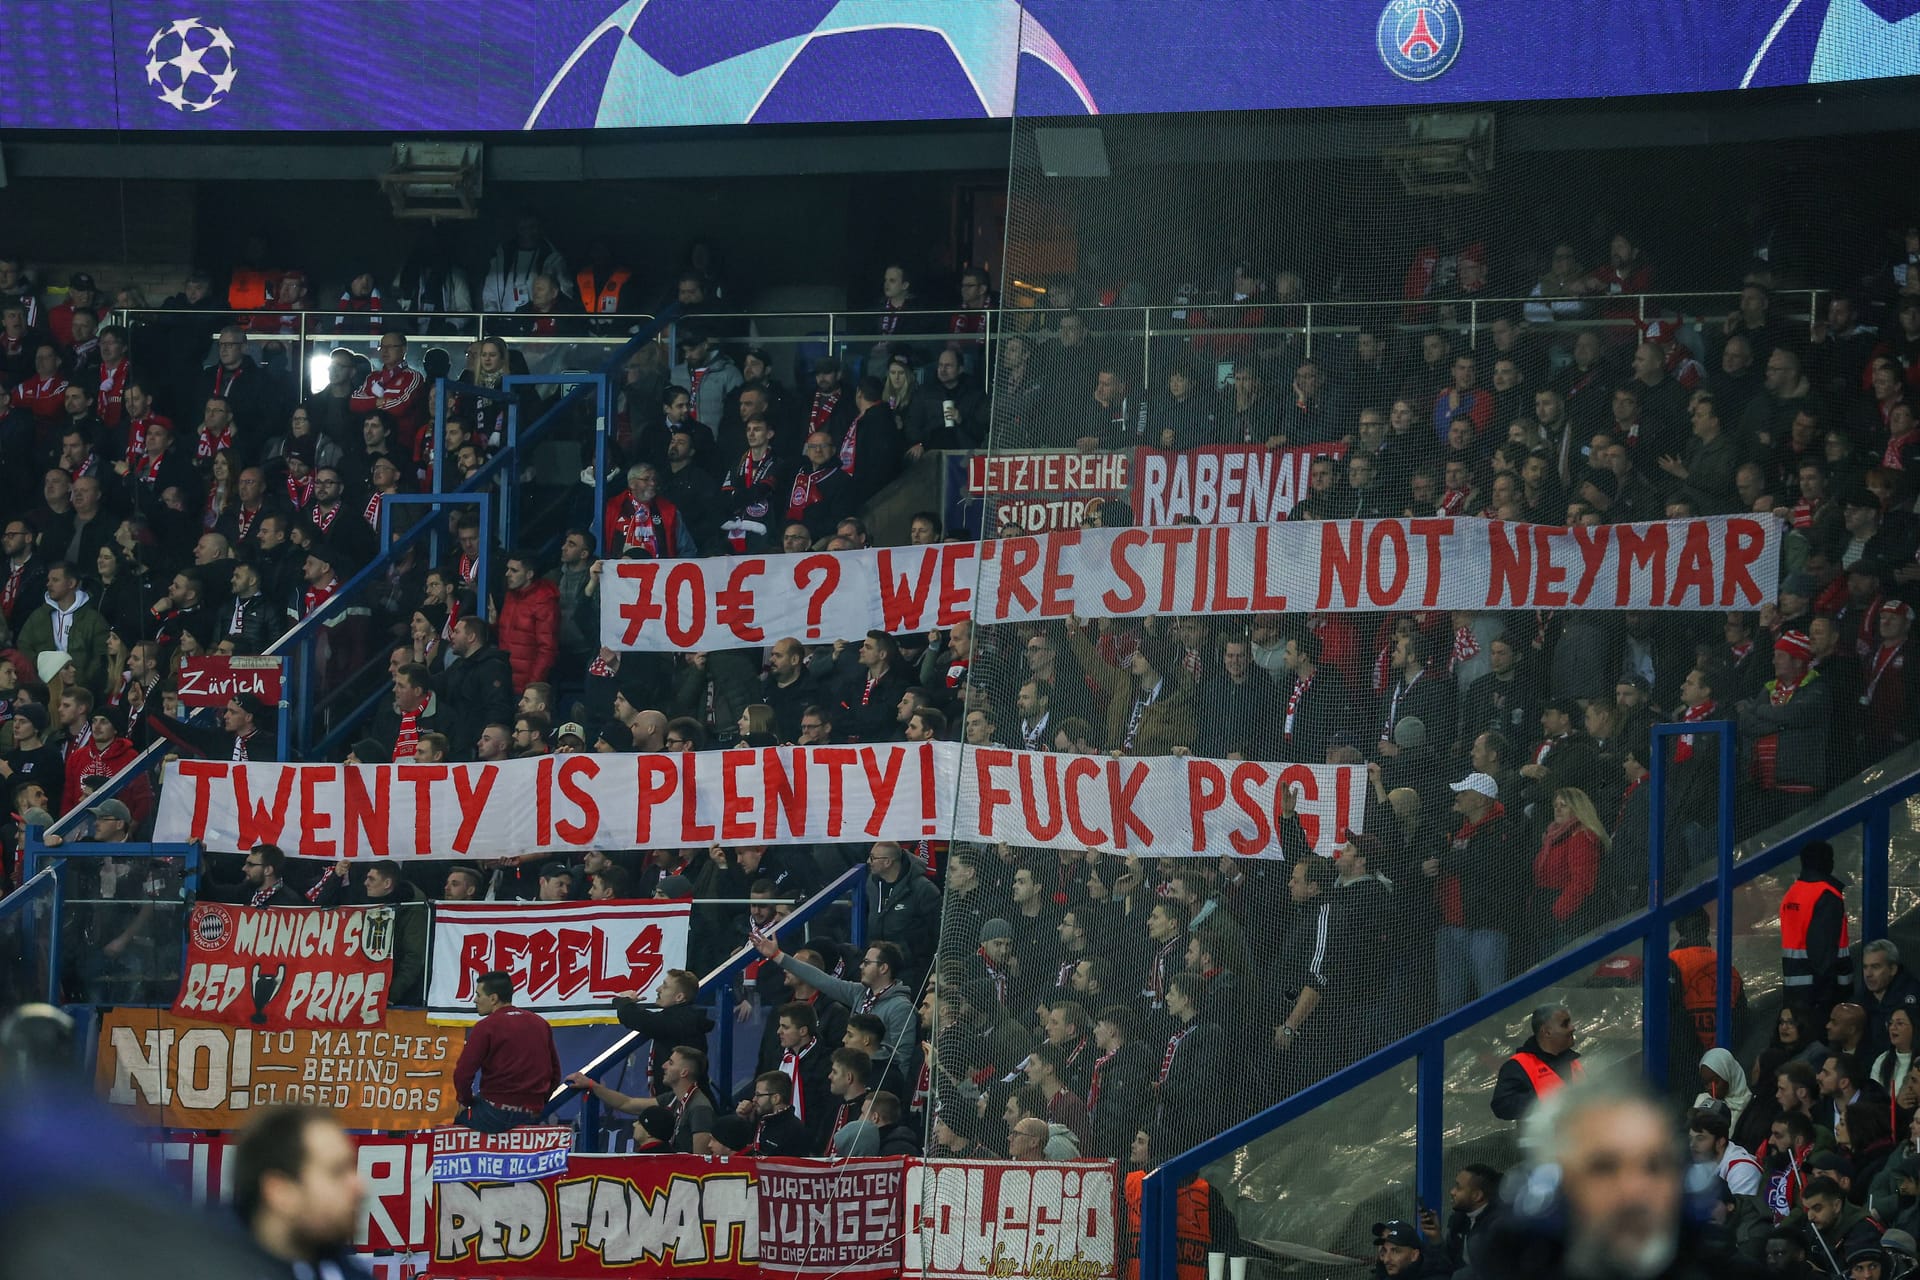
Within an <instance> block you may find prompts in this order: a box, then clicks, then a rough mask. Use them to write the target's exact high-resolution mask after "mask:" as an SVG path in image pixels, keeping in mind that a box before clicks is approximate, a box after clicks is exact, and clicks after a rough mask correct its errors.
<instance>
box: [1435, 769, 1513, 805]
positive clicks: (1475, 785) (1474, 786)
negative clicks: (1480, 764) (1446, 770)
mask: <svg viewBox="0 0 1920 1280" xmlns="http://www.w3.org/2000/svg"><path fill="white" fill-rule="evenodd" d="M1447 786H1448V787H1449V788H1450V789H1451V790H1454V791H1478V792H1479V793H1480V794H1481V795H1483V796H1485V797H1486V798H1487V799H1489V800H1498V799H1499V798H1500V784H1499V783H1497V782H1495V781H1494V780H1493V779H1492V778H1491V777H1490V776H1488V775H1487V774H1484V773H1470V774H1468V775H1467V776H1466V777H1464V778H1462V779H1460V781H1458V782H1450V783H1448V784H1447Z"/></svg>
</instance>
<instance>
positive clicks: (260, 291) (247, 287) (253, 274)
mask: <svg viewBox="0 0 1920 1280" xmlns="http://www.w3.org/2000/svg"><path fill="white" fill-rule="evenodd" d="M285 274H286V269H285V268H284V267H235V268H234V269H233V275H232V276H231V277H230V278H229V279H228V281H227V305H228V306H230V307H232V308H233V309H234V310H235V311H258V310H260V309H261V308H262V307H264V306H266V305H267V300H268V299H270V298H271V297H273V291H274V288H275V286H277V285H278V284H279V283H280V277H281V276H283V275H285Z"/></svg>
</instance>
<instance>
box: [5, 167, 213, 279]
mask: <svg viewBox="0 0 1920 1280" xmlns="http://www.w3.org/2000/svg"><path fill="white" fill-rule="evenodd" d="M195 205H196V200H195V192H194V184H193V183H191V182H167V181H161V180H151V179H148V180H138V181H121V180H119V179H114V178H63V179H61V180H60V181H58V182H36V181H26V182H16V183H13V184H12V185H9V186H6V187H0V227H5V228H6V231H5V233H4V240H5V249H4V250H0V251H4V252H8V253H19V252H22V251H23V250H25V249H26V248H27V247H28V246H31V252H32V253H33V255H34V262H33V265H34V267H35V268H36V269H38V270H41V271H42V272H43V274H44V273H45V272H46V270H47V269H48V268H58V269H60V270H61V271H62V272H63V273H64V272H66V271H71V270H74V269H77V268H81V267H85V268H89V269H98V268H104V267H106V266H109V265H117V266H120V267H122V268H135V270H133V271H132V273H131V277H130V278H123V277H128V275H129V273H128V271H127V270H124V269H123V270H121V271H118V272H110V273H108V274H107V275H106V276H105V277H104V278H103V279H102V280H101V281H100V284H101V286H102V287H103V288H107V289H114V288H118V287H119V286H120V285H121V284H125V283H136V284H139V285H141V286H142V287H145V288H147V289H148V292H149V296H150V297H151V296H153V295H152V285H151V284H150V283H149V282H148V281H147V280H146V279H144V278H143V276H144V274H145V273H147V272H152V273H154V275H155V277H156V279H155V283H158V282H160V281H168V282H169V288H171V287H172V285H173V284H177V283H178V280H177V277H178V270H177V269H178V268H180V267H184V266H185V265H186V264H187V263H189V262H190V261H192V258H193V252H192V250H193V243H194V218H195ZM58 283H60V284H65V283H66V281H65V278H64V274H63V275H62V277H61V279H60V280H59V281H58ZM155 300H156V301H157V298H156V299H155Z"/></svg>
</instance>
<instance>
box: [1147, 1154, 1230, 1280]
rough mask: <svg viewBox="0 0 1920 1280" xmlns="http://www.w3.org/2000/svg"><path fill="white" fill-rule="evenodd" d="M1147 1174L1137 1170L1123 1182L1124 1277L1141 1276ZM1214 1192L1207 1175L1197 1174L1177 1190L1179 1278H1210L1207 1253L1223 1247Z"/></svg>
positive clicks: (1176, 1270) (1175, 1232)
mask: <svg viewBox="0 0 1920 1280" xmlns="http://www.w3.org/2000/svg"><path fill="white" fill-rule="evenodd" d="M1145 1176H1146V1175H1145V1174H1144V1173H1142V1172H1141V1171H1140V1170H1137V1169H1136V1170H1134V1171H1133V1172H1132V1173H1129V1174H1128V1175H1127V1178H1126V1181H1125V1183H1123V1184H1122V1195H1123V1196H1124V1198H1125V1200H1126V1215H1127V1237H1126V1238H1127V1244H1126V1252H1127V1265H1126V1271H1125V1273H1124V1274H1125V1280H1140V1182H1141V1179H1142V1178H1144V1177H1145ZM1214 1200H1215V1193H1214V1190H1213V1188H1212V1187H1211V1186H1209V1185H1207V1181H1206V1179H1204V1178H1195V1179H1194V1180H1193V1181H1192V1182H1189V1183H1187V1185H1186V1186H1184V1187H1181V1188H1180V1190H1179V1191H1177V1192H1175V1193H1174V1197H1173V1202H1174V1219H1173V1220H1174V1237H1175V1240H1176V1244H1175V1254H1174V1274H1175V1276H1176V1277H1177V1280H1207V1254H1208V1253H1210V1252H1216V1251H1220V1250H1221V1248H1222V1243H1223V1242H1221V1241H1220V1239H1219V1236H1220V1226H1221V1225H1222V1224H1220V1223H1219V1222H1217V1221H1216V1219H1215V1217H1214V1212H1213V1209H1214Z"/></svg>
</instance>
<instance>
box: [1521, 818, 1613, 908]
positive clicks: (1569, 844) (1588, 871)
mask: <svg viewBox="0 0 1920 1280" xmlns="http://www.w3.org/2000/svg"><path fill="white" fill-rule="evenodd" d="M1599 875H1600V837H1599V836H1596V835H1595V834H1593V832H1591V831H1589V830H1587V829H1586V828H1585V827H1583V826H1581V825H1580V824H1579V823H1577V822H1570V823H1568V824H1567V826H1566V829H1565V830H1559V829H1556V828H1555V827H1549V828H1547V834H1546V836H1545V837H1544V838H1542V840H1541V841H1540V852H1539V853H1537V854H1535V855H1534V857H1533V882H1534V884H1536V885H1537V886H1539V887H1540V888H1542V889H1545V890H1548V891H1550V892H1554V893H1555V894H1556V896H1555V897H1554V900H1553V918H1554V921H1555V922H1556V923H1559V924H1565V923H1567V922H1568V921H1570V920H1572V919H1573V918H1574V917H1575V916H1576V915H1577V914H1578V913H1579V911H1580V908H1581V907H1582V906H1584V905H1585V904H1586V901H1587V899H1588V898H1589V897H1591V896H1592V895H1593V885H1594V881H1595V880H1597V879H1598V878H1599Z"/></svg>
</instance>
